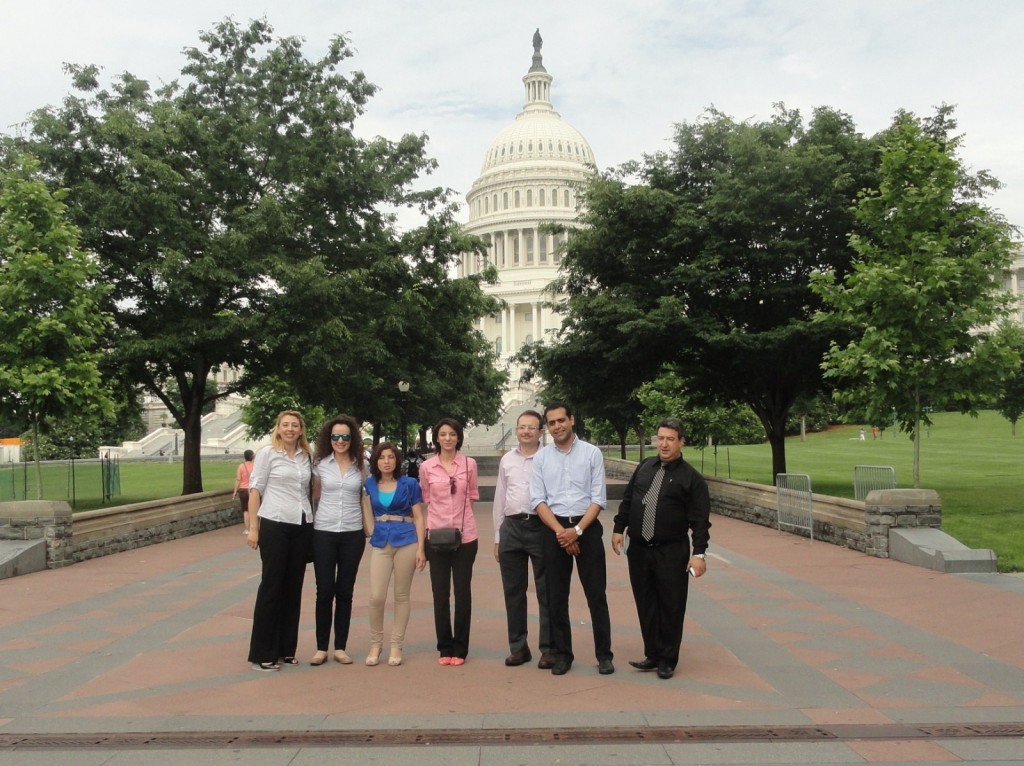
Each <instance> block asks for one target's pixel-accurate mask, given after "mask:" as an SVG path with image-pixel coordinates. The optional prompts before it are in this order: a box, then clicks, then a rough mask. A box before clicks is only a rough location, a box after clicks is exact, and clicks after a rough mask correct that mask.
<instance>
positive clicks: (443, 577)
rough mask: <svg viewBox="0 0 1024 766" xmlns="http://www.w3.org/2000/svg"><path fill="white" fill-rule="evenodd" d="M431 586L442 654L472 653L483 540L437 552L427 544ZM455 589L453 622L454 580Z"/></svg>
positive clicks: (439, 651)
mask: <svg viewBox="0 0 1024 766" xmlns="http://www.w3.org/2000/svg"><path fill="white" fill-rule="evenodd" d="M426 547H427V561H429V562H430V589H431V591H432V592H433V594H434V632H435V633H436V634H437V651H438V654H439V655H440V656H441V657H461V658H462V659H466V656H467V655H468V654H469V628H470V623H471V621H472V618H473V589H472V587H471V586H472V582H473V562H474V561H476V552H477V550H478V548H479V547H480V541H479V540H474V541H473V542H471V543H463V544H462V545H460V546H459V549H458V550H457V551H454V552H453V553H437V552H435V551H432V550H431V549H430V543H429V542H428V543H427V546H426ZM453 582H454V590H455V623H454V625H453V624H452V604H451V599H452V583H453Z"/></svg>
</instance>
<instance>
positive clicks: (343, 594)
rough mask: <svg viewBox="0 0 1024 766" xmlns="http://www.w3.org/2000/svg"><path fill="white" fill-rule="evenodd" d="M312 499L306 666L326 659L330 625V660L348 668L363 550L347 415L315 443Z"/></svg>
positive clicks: (352, 432) (353, 433)
mask: <svg viewBox="0 0 1024 766" xmlns="http://www.w3.org/2000/svg"><path fill="white" fill-rule="evenodd" d="M316 454H317V461H316V465H315V467H314V469H313V498H314V499H319V503H317V506H316V514H315V515H314V517H313V572H314V573H315V574H316V654H314V655H313V659H311V660H310V661H309V664H310V665H323V664H324V662H326V661H327V656H328V654H327V648H328V645H329V644H330V638H331V624H332V620H333V624H334V660H335V661H336V662H340V663H341V664H342V665H351V664H352V658H351V657H349V656H348V654H347V653H346V651H345V650H346V648H347V645H348V630H349V624H350V622H351V620H352V591H353V589H354V588H355V583H356V573H357V572H358V571H359V562H360V560H361V559H362V558H363V550H364V549H365V548H366V535H365V534H364V532H363V512H362V505H361V502H360V501H361V499H362V492H363V478H364V476H365V469H364V461H363V437H362V434H361V433H360V430H359V424H358V423H357V422H356V420H355V418H353V417H352V416H351V415H338V416H336V417H335V418H333V419H332V420H329V421H327V422H326V423H324V427H323V428H321V429H320V437H319V438H318V439H317V443H316Z"/></svg>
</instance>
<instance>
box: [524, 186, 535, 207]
mask: <svg viewBox="0 0 1024 766" xmlns="http://www.w3.org/2000/svg"><path fill="white" fill-rule="evenodd" d="M526 206H527V207H533V189H527V190H526Z"/></svg>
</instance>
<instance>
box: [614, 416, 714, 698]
mask: <svg viewBox="0 0 1024 766" xmlns="http://www.w3.org/2000/svg"><path fill="white" fill-rule="evenodd" d="M657 438H658V442H657V443H658V454H657V455H656V456H655V457H652V458H648V459H647V460H644V461H642V462H641V463H640V465H638V466H637V467H636V470H635V471H633V475H632V476H631V477H630V479H629V483H628V484H627V485H626V490H625V492H624V494H623V497H622V502H621V503H620V505H619V512H618V513H617V514H616V515H615V520H614V531H613V532H612V550H613V551H614V552H615V554H616V555H620V554H621V553H622V548H623V544H624V542H625V535H628V536H629V547H628V548H627V550H626V560H627V561H628V563H629V583H630V585H631V586H632V588H633V600H634V601H636V613H637V618H638V619H639V621H640V633H641V635H642V636H643V639H644V659H642V660H630V662H629V664H630V665H632V666H633V667H634V668H637V669H638V670H657V671H658V678H661V679H665V680H667V679H669V678H671V677H672V675H673V673H674V672H675V669H676V665H677V664H678V663H679V645H680V643H682V640H683V619H684V617H685V616H686V596H687V592H688V588H689V579H688V578H689V577H690V575H691V574H692V575H693V576H694V577H701V576H703V575H704V572H705V571H706V570H707V564H706V562H705V558H704V555H705V551H707V548H708V542H709V541H710V535H709V530H710V529H711V520H710V514H711V500H710V497H709V494H708V485H707V482H706V481H704V477H703V476H701V475H700V473H699V472H698V471H697V470H696V469H694V468H693V467H692V466H691V465H690V464H689V463H687V462H686V461H685V460H683V455H682V451H683V445H684V444H685V443H686V439H685V435H684V433H683V426H682V424H681V423H680V422H679V421H678V420H676V419H675V418H665V419H664V420H662V421H661V422H660V423H659V424H658V437H657ZM691 534H692V536H693V553H692V555H691V552H690V535H691Z"/></svg>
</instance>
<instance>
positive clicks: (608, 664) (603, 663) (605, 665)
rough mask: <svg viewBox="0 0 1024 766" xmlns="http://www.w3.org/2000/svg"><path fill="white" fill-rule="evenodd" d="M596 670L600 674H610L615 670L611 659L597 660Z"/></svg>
mask: <svg viewBox="0 0 1024 766" xmlns="http://www.w3.org/2000/svg"><path fill="white" fill-rule="evenodd" d="M597 672H598V673H600V674H601V675H602V676H610V675H611V674H612V673H614V672H615V666H614V665H612V661H611V660H598V661H597Z"/></svg>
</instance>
